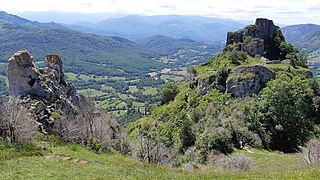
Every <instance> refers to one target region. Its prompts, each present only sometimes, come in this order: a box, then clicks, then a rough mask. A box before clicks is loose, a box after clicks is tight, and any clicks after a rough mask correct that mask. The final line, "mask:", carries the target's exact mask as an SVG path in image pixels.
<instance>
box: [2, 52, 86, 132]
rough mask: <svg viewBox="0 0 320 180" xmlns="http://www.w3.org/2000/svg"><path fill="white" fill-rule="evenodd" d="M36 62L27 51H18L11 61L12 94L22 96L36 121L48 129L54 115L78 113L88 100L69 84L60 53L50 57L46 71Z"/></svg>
mask: <svg viewBox="0 0 320 180" xmlns="http://www.w3.org/2000/svg"><path fill="white" fill-rule="evenodd" d="M33 59H34V58H33V56H31V55H30V53H29V52H28V51H27V50H24V51H18V52H16V53H15V54H14V55H13V56H12V57H11V58H10V59H9V65H8V80H9V87H10V92H11V94H12V95H13V96H20V97H22V98H23V99H24V103H26V104H27V105H26V106H27V107H28V108H29V109H30V111H31V112H32V113H34V114H35V115H36V117H37V121H38V122H40V123H42V124H43V125H45V127H47V126H48V125H49V124H50V122H53V119H52V114H53V113H54V112H57V111H59V112H60V111H61V112H62V113H64V114H70V113H71V114H76V113H77V110H78V108H79V107H78V105H79V104H80V103H81V102H83V101H85V100H84V97H83V96H80V95H78V94H77V93H76V89H75V88H74V86H73V85H72V84H70V83H68V82H67V81H66V78H65V75H64V72H63V63H62V60H61V57H60V56H59V55H57V54H49V55H47V56H46V57H45V62H46V67H44V68H38V67H36V66H35V64H34V62H33Z"/></svg>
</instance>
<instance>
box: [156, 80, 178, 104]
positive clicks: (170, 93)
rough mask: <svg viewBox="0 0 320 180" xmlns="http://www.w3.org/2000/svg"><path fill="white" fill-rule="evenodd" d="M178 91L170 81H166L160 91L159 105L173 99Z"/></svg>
mask: <svg viewBox="0 0 320 180" xmlns="http://www.w3.org/2000/svg"><path fill="white" fill-rule="evenodd" d="M178 93H179V87H178V86H177V85H176V84H175V83H172V82H169V83H167V84H166V85H165V86H164V87H163V89H162V90H161V91H160V102H161V105H163V104H167V103H169V102H170V101H173V100H174V98H175V97H176V95H177V94H178Z"/></svg>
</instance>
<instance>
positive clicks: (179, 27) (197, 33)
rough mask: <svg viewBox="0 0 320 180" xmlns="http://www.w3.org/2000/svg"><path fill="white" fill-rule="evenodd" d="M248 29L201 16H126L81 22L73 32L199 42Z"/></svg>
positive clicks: (240, 25) (72, 26)
mask: <svg viewBox="0 0 320 180" xmlns="http://www.w3.org/2000/svg"><path fill="white" fill-rule="evenodd" d="M242 26H244V24H243V22H242V21H236V20H232V19H220V18H208V17H201V16H178V15H162V16H160V15H159V16H137V15H132V16H126V17H122V18H110V19H107V20H105V21H102V22H99V23H88V22H78V23H76V24H73V25H71V26H69V27H70V28H72V29H75V30H78V31H82V32H87V33H94V34H101V35H115V36H121V37H124V38H128V39H130V40H133V41H135V40H138V39H142V38H146V37H150V36H154V35H164V36H168V37H171V38H175V39H183V38H184V39H192V40H195V41H205V42H208V41H225V39H226V33H227V32H228V31H234V30H236V29H239V28H240V27H242Z"/></svg>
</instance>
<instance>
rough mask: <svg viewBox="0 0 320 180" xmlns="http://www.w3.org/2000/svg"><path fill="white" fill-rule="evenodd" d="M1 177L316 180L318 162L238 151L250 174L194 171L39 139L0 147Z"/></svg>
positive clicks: (217, 169) (216, 169) (319, 174)
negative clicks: (244, 157)
mask: <svg viewBox="0 0 320 180" xmlns="http://www.w3.org/2000/svg"><path fill="white" fill-rule="evenodd" d="M0 144H1V145H0V170H1V173H0V179H318V178H319V177H320V164H315V165H306V164H304V163H303V161H302V160H301V158H300V156H299V154H283V153H280V152H275V151H273V152H271V151H266V150H257V149H250V150H247V151H244V150H241V151H240V150H236V151H235V152H234V153H243V154H246V155H247V156H249V157H251V158H252V160H253V168H252V170H251V171H249V172H237V171H224V170H223V169H222V168H221V167H219V166H217V165H206V166H204V165H203V166H198V168H196V169H194V170H185V169H182V168H173V167H167V166H160V165H155V164H148V163H145V162H140V161H138V160H136V159H133V158H129V157H125V156H123V155H120V154H119V153H117V152H113V151H110V152H107V153H105V152H99V153H96V152H93V151H91V150H89V149H88V148H86V147H82V146H80V145H73V144H66V143H61V142H59V143H57V142H48V141H39V142H36V143H34V144H29V145H20V146H19V145H10V144H7V143H3V142H1V143H0Z"/></svg>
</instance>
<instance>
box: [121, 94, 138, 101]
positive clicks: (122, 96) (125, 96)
mask: <svg viewBox="0 0 320 180" xmlns="http://www.w3.org/2000/svg"><path fill="white" fill-rule="evenodd" d="M119 97H120V98H121V99H122V100H127V99H135V97H133V96H132V95H129V94H119Z"/></svg>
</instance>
